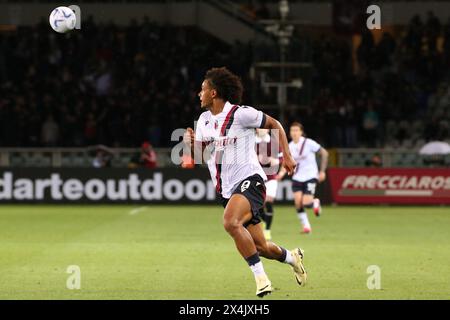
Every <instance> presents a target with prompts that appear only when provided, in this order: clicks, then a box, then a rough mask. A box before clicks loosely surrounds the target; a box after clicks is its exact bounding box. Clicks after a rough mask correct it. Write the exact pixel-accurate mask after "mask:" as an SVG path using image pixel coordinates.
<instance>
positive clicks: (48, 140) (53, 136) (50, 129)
mask: <svg viewBox="0 0 450 320" xmlns="http://www.w3.org/2000/svg"><path fill="white" fill-rule="evenodd" d="M58 137H59V126H58V124H57V123H56V122H55V120H54V118H53V115H51V114H50V115H48V116H47V119H46V120H45V122H44V123H43V124H42V129H41V139H42V143H43V144H44V145H45V146H47V147H55V146H56V145H57V143H58Z"/></svg>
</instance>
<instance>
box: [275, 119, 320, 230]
mask: <svg viewBox="0 0 450 320" xmlns="http://www.w3.org/2000/svg"><path fill="white" fill-rule="evenodd" d="M290 135H291V139H292V141H291V142H290V143H289V150H290V151H291V154H292V156H293V157H294V159H295V161H296V162H297V167H296V170H295V173H294V175H293V176H292V192H293V193H294V203H295V208H296V210H297V216H298V218H299V220H300V223H301V224H302V227H303V230H302V231H301V233H303V234H309V233H311V231H312V229H311V224H310V223H309V220H308V215H307V214H306V212H305V208H313V211H314V214H315V215H316V216H317V217H318V216H320V214H321V211H322V208H321V206H320V200H319V199H318V198H314V195H315V193H316V187H317V183H320V182H323V181H325V179H326V174H325V171H326V169H327V165H328V151H327V150H325V149H324V148H322V147H321V146H320V144H318V143H317V142H316V141H314V140H312V139H309V138H306V137H305V136H304V129H303V125H302V124H301V123H299V122H294V123H292V125H291V128H290ZM316 153H319V154H320V158H321V162H320V171H319V168H318V167H317V161H316ZM285 174H286V170H284V168H282V169H281V170H280V173H279V174H278V177H277V179H278V180H281V179H283V177H284V176H285Z"/></svg>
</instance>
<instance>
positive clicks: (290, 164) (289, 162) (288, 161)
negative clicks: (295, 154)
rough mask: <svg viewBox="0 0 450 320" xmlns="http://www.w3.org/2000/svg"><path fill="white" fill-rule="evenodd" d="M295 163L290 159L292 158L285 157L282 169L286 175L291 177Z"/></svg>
mask: <svg viewBox="0 0 450 320" xmlns="http://www.w3.org/2000/svg"><path fill="white" fill-rule="evenodd" d="M296 166H297V163H296V162H295V161H294V159H292V157H285V158H284V160H283V167H284V168H285V169H286V171H287V173H288V175H290V176H291V175H293V174H294V172H295V167H296Z"/></svg>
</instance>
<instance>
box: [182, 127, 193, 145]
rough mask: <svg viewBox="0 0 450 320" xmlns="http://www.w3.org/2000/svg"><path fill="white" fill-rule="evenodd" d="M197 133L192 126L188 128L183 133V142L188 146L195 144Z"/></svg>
mask: <svg viewBox="0 0 450 320" xmlns="http://www.w3.org/2000/svg"><path fill="white" fill-rule="evenodd" d="M194 139H195V134H194V130H193V129H192V128H187V129H186V132H185V133H184V135H183V142H184V143H185V144H187V145H188V146H193V145H194Z"/></svg>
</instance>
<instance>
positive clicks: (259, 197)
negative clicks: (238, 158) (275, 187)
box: [219, 174, 266, 228]
mask: <svg viewBox="0 0 450 320" xmlns="http://www.w3.org/2000/svg"><path fill="white" fill-rule="evenodd" d="M233 194H242V195H243V196H244V197H246V198H247V199H248V201H249V202H250V206H251V208H252V218H251V219H250V221H247V222H246V223H244V227H246V228H247V226H248V225H250V224H258V223H260V222H261V216H262V214H263V213H264V201H265V200H266V186H265V184H264V179H263V178H262V177H261V176H260V175H259V174H255V175H253V176H250V177H247V178H245V179H244V180H242V181H241V182H240V183H239V184H238V186H237V187H236V189H234V191H233V193H232V195H233ZM219 199H220V200H221V202H222V205H223V207H224V208H225V207H226V206H227V204H228V201H229V200H230V199H226V198H224V197H222V196H220V198H219Z"/></svg>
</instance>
